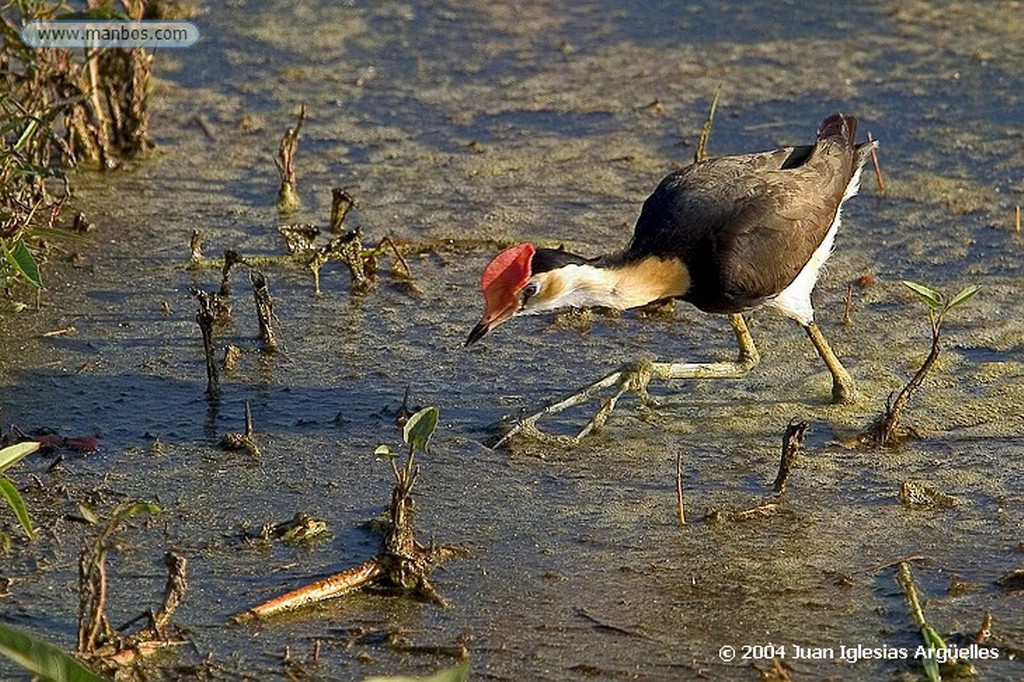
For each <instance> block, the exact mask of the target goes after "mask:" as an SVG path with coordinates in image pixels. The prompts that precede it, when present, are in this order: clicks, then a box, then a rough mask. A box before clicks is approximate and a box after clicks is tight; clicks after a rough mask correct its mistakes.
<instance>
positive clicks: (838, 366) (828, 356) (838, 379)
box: [804, 321, 857, 404]
mask: <svg viewBox="0 0 1024 682" xmlns="http://www.w3.org/2000/svg"><path fill="white" fill-rule="evenodd" d="M804 330H805V331H806V332H807V336H808V337H810V339H811V343H813V344H814V349H815V350H816V351H818V355H820V356H821V359H822V360H824V361H825V366H826V367H828V371H829V372H831V374H832V402H833V403H837V404H838V403H843V404H848V403H852V402H854V401H856V400H857V387H856V385H855V384H854V383H853V378H852V377H851V376H850V373H849V372H847V371H846V368H845V367H843V363H841V362H839V358H838V357H836V354H835V353H833V352H832V348H831V346H829V345H828V341H826V340H825V336H824V335H823V334H822V333H821V330H820V329H818V325H817V324H816V323H815V322H813V321H812V322H811V323H810V324H808V325H805V326H804Z"/></svg>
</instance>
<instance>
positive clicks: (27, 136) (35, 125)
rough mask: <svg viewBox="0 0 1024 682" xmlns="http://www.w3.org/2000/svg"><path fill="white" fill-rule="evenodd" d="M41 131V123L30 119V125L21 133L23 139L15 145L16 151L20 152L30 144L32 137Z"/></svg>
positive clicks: (19, 139)
mask: <svg viewBox="0 0 1024 682" xmlns="http://www.w3.org/2000/svg"><path fill="white" fill-rule="evenodd" d="M38 129H39V121H38V120H36V119H34V118H30V119H28V125H26V126H25V130H24V131H23V132H22V133H21V137H19V138H18V141H17V142H15V143H14V151H16V152H20V151H21V150H22V149H24V148H25V145H27V144H28V141H29V140H31V139H32V136H33V135H35V134H36V130H38Z"/></svg>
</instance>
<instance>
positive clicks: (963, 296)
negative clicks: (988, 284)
mask: <svg viewBox="0 0 1024 682" xmlns="http://www.w3.org/2000/svg"><path fill="white" fill-rule="evenodd" d="M979 291H981V287H979V286H978V285H977V284H972V285H970V286H967V287H964V288H963V289H961V290H960V293H958V294H957V295H956V296H954V297H953V298H951V299H950V300H949V304H948V305H946V307H947V308H952V307H953V306H958V305H960V304H961V303H963V302H964V301H969V300H970V299H971V298H973V297H974V295H975V294H976V293H978V292H979Z"/></svg>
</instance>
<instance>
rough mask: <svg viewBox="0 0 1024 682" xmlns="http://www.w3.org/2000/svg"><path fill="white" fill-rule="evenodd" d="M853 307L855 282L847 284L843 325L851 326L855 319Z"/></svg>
mask: <svg viewBox="0 0 1024 682" xmlns="http://www.w3.org/2000/svg"><path fill="white" fill-rule="evenodd" d="M852 308H853V282H850V283H849V284H847V285H846V296H845V297H843V326H844V327H849V326H850V324H851V323H852V322H853V320H852V319H851V318H850V310H851V309H852Z"/></svg>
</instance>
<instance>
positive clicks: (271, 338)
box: [249, 270, 277, 353]
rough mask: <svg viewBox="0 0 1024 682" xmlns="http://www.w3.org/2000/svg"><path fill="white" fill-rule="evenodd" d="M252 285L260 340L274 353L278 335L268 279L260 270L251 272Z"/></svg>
mask: <svg viewBox="0 0 1024 682" xmlns="http://www.w3.org/2000/svg"><path fill="white" fill-rule="evenodd" d="M249 281H250V282H251V283H252V296H253V299H254V300H255V302H256V317H257V319H258V320H259V325H260V339H261V340H262V341H263V345H264V347H265V349H266V350H267V351H268V352H270V353H273V352H274V351H276V350H277V334H276V333H275V332H274V301H273V299H272V298H270V288H269V287H268V286H267V278H266V277H264V275H263V273H262V272H260V271H259V270H250V271H249Z"/></svg>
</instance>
